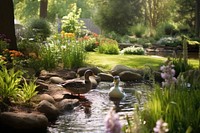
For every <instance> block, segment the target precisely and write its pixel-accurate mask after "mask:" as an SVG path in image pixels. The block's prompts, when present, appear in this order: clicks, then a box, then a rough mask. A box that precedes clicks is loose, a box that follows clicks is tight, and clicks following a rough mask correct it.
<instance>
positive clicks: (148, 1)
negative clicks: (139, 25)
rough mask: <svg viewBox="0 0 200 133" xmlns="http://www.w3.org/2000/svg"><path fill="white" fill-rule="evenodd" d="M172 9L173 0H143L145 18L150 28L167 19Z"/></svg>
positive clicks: (173, 6) (170, 15)
mask: <svg viewBox="0 0 200 133" xmlns="http://www.w3.org/2000/svg"><path fill="white" fill-rule="evenodd" d="M174 9H175V3H174V1H173V0H144V10H145V11H144V12H145V18H146V21H147V23H148V24H149V25H150V27H152V28H155V27H156V26H157V25H158V24H159V23H162V22H165V21H169V20H170V19H171V18H172V13H173V12H174V11H173V10H174Z"/></svg>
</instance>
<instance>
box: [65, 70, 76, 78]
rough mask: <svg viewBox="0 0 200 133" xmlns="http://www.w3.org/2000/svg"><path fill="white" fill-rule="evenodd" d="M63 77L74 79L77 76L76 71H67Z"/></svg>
mask: <svg viewBox="0 0 200 133" xmlns="http://www.w3.org/2000/svg"><path fill="white" fill-rule="evenodd" d="M64 78H65V79H74V78H77V75H76V72H74V71H69V72H67V74H66V75H65V76H64Z"/></svg>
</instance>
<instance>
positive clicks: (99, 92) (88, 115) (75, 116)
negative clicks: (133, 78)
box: [48, 86, 137, 133]
mask: <svg viewBox="0 0 200 133" xmlns="http://www.w3.org/2000/svg"><path fill="white" fill-rule="evenodd" d="M135 87H136V88H135ZM99 88H100V87H99ZM109 88H110V87H109V86H105V87H101V89H95V90H92V91H90V92H89V93H87V94H85V98H86V99H84V100H81V102H80V103H81V104H80V105H79V106H78V107H76V108H75V109H74V110H73V111H68V112H64V114H63V115H61V116H59V117H58V119H57V121H56V122H55V124H53V125H51V126H50V127H48V132H50V133H103V132H105V127H104V126H105V125H104V123H105V122H104V118H105V116H106V115H107V112H108V111H109V110H110V108H111V107H115V106H116V105H115V104H114V103H113V101H111V100H109V97H108V91H109ZM135 89H137V86H134V87H131V88H130V87H129V88H124V91H125V93H126V97H125V99H123V100H122V101H120V103H119V106H118V110H117V113H118V114H119V116H120V121H121V123H123V124H125V122H126V121H125V120H124V119H125V116H126V115H130V114H132V112H133V110H134V108H133V104H134V103H135V102H136V98H135V97H134V96H133V95H132V93H133V91H134V90H135Z"/></svg>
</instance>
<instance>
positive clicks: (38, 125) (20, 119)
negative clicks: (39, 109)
mask: <svg viewBox="0 0 200 133" xmlns="http://www.w3.org/2000/svg"><path fill="white" fill-rule="evenodd" d="M47 126H48V119H47V117H46V116H45V115H43V114H40V113H25V112H18V113H15V112H3V113H1V114H0V131H1V132H11V131H14V132H20V133H34V132H35V133H36V132H37V133H40V132H41V133H42V132H45V131H46V129H47Z"/></svg>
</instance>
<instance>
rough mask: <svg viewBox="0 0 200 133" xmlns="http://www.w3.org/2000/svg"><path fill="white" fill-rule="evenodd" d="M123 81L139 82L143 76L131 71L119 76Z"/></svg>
mask: <svg viewBox="0 0 200 133" xmlns="http://www.w3.org/2000/svg"><path fill="white" fill-rule="evenodd" d="M119 77H120V79H121V81H136V82H139V81H141V80H142V76H141V75H140V74H138V73H134V72H131V71H123V72H121V73H120V74H119Z"/></svg>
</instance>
